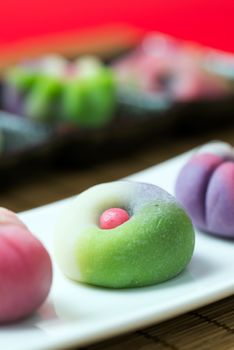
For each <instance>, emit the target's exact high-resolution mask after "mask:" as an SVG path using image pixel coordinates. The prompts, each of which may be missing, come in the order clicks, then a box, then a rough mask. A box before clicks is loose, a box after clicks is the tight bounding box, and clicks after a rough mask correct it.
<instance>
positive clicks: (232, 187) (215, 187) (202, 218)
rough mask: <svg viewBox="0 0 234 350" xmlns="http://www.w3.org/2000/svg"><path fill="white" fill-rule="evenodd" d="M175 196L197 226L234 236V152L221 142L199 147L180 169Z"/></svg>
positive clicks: (212, 231) (207, 230) (229, 236)
mask: <svg viewBox="0 0 234 350" xmlns="http://www.w3.org/2000/svg"><path fill="white" fill-rule="evenodd" d="M176 198H177V200H178V201H179V202H180V203H181V204H182V206H183V207H184V208H185V210H186V211H187V213H188V214H189V215H190V217H191V219H192V221H193V224H194V225H195V226H197V227H198V228H199V229H201V230H203V231H206V232H209V233H212V234H215V235H220V236H225V237H228V238H234V151H233V149H232V147H231V146H230V145H228V144H225V143H223V142H215V143H211V144H209V145H207V146H205V147H202V148H201V149H200V151H199V152H198V153H197V154H195V155H194V156H193V157H192V158H191V159H190V160H189V161H188V162H187V163H186V164H185V165H184V167H183V168H182V169H181V171H180V173H179V175H178V178H177V181H176Z"/></svg>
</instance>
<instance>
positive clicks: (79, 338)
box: [0, 152, 234, 350]
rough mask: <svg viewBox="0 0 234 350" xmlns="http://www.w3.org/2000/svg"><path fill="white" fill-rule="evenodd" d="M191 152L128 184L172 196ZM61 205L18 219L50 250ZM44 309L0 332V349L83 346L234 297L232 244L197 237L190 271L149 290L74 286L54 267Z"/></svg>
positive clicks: (28, 213) (22, 215)
mask: <svg viewBox="0 0 234 350" xmlns="http://www.w3.org/2000/svg"><path fill="white" fill-rule="evenodd" d="M190 156H191V152H189V153H187V154H184V155H182V156H179V157H177V158H174V159H172V160H169V161H167V162H165V163H163V164H160V165H158V166H155V167H152V168H150V169H147V170H145V171H142V172H140V173H138V174H135V175H133V176H130V177H129V179H132V180H139V181H144V182H150V183H154V184H157V185H159V186H161V187H163V188H165V189H166V190H168V191H169V192H171V193H173V187H174V182H175V178H176V175H177V173H178V171H179V169H180V168H181V166H182V165H183V164H184V162H185V161H186V160H187V159H188V157H190ZM69 200H71V199H67V200H65V201H60V202H57V203H54V204H50V205H47V206H44V207H41V208H38V209H33V210H30V211H28V212H25V213H22V214H21V215H20V216H21V218H22V219H23V220H24V221H25V223H26V224H27V225H28V226H29V227H30V229H31V230H32V231H33V232H34V233H35V234H36V235H37V236H38V237H39V238H40V239H41V240H42V241H43V242H44V243H45V245H46V246H47V248H48V249H49V251H51V250H52V244H51V243H52V232H53V226H54V223H55V221H56V219H57V217H58V215H59V212H60V210H61V208H62V207H63V206H64V204H66V203H67V202H68V201H69ZM54 271H55V273H54V283H53V287H52V290H51V293H50V296H49V298H48V300H47V301H46V303H45V304H44V305H43V306H42V307H41V308H40V309H39V311H38V312H37V314H35V315H34V316H33V317H31V318H30V319H27V320H25V321H23V322H20V323H18V324H15V325H11V326H4V327H1V328H0V349H4V350H20V349H22V350H27V349H30V350H39V349H46V350H49V349H64V348H65V347H66V348H68V347H69V346H75V345H76V346H84V345H87V344H91V343H93V342H97V341H99V340H103V339H105V338H108V337H111V336H114V335H118V334H121V333H123V332H127V331H132V330H135V329H137V328H138V329H139V328H140V327H144V326H147V325H150V324H152V323H157V322H160V321H163V320H166V319H168V318H171V317H174V316H177V315H179V314H181V313H184V312H186V311H189V310H192V309H195V308H197V307H200V306H203V305H205V304H208V303H212V302H214V301H216V300H218V299H221V298H224V297H226V296H228V295H231V294H232V293H233V292H234V242H230V241H227V240H222V239H219V238H215V237H211V236H208V235H205V234H202V233H199V232H197V239H196V248H195V254H194V257H193V259H192V262H191V263H190V265H189V267H188V268H187V269H186V271H184V272H183V273H182V274H180V275H179V276H178V277H176V278H175V279H173V280H171V281H168V282H166V283H162V284H160V285H155V286H152V287H146V288H138V289H128V290H108V289H102V288H94V287H90V286H86V285H80V284H75V283H74V282H71V281H69V280H67V279H65V278H64V277H63V276H62V274H61V273H60V272H59V270H58V269H57V268H56V266H54Z"/></svg>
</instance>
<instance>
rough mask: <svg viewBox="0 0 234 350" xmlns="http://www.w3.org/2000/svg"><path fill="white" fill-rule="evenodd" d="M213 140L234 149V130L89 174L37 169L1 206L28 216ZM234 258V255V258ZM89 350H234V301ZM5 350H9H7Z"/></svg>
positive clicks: (156, 148) (174, 143)
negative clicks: (227, 143)
mask: <svg viewBox="0 0 234 350" xmlns="http://www.w3.org/2000/svg"><path fill="white" fill-rule="evenodd" d="M212 139H221V140H223V141H227V142H230V143H232V145H234V128H229V130H226V131H221V130H220V131H216V132H212V133H211V132H210V133H209V134H206V135H203V136H196V137H193V138H191V137H183V138H180V139H171V140H167V139H165V140H164V142H161V143H157V144H155V145H151V146H150V147H148V148H147V149H145V148H144V149H142V150H141V151H138V152H136V153H135V154H132V155H131V156H128V157H125V158H124V159H118V160H113V161H110V162H108V163H105V164H100V165H95V166H93V167H90V168H86V169H70V170H68V169H67V170H64V169H63V170H62V169H58V168H57V169H46V170H45V169H42V170H40V169H37V172H36V174H35V172H34V175H33V176H30V177H29V176H25V178H20V179H18V174H17V173H16V174H13V175H15V178H16V179H17V180H16V181H15V182H13V183H12V185H11V186H8V187H6V188H4V186H2V191H1V192H0V205H1V206H5V207H7V208H9V209H11V210H14V211H23V210H27V209H30V208H33V207H37V206H40V205H43V204H46V203H49V202H53V201H56V200H59V199H62V198H66V197H69V196H71V195H74V194H76V193H79V192H81V191H83V190H84V189H86V188H88V187H90V186H92V185H94V184H96V183H100V182H106V181H113V180H116V179H120V178H121V177H124V176H127V175H130V174H132V173H135V172H137V171H140V170H143V169H145V168H147V167H149V166H152V165H154V164H157V163H159V162H162V161H164V160H166V159H168V158H171V157H174V156H176V155H178V154H180V153H182V152H185V151H187V150H189V149H191V148H193V147H195V146H197V145H200V144H203V143H205V142H208V141H210V140H212ZM233 253H234V252H233ZM86 349H88V350H96V349H97V350H98V349H104V350H125V349H126V350H164V349H165V350H166V349H173V350H197V349H198V350H208V349H209V350H210V349H212V350H213V349H214V350H232V349H233V350H234V296H233V297H229V298H227V299H224V300H221V301H219V302H217V303H214V304H211V305H209V306H206V307H203V308H201V309H198V310H195V311H193V312H189V313H187V314H185V315H182V316H180V317H177V318H174V319H171V320H169V321H166V322H163V323H160V324H157V325H154V326H152V327H149V328H147V329H141V330H138V331H136V332H134V333H131V334H128V335H124V336H121V337H117V338H114V339H111V340H108V341H105V342H102V343H99V344H95V345H92V346H90V347H88V348H86ZM1 350H3V349H1Z"/></svg>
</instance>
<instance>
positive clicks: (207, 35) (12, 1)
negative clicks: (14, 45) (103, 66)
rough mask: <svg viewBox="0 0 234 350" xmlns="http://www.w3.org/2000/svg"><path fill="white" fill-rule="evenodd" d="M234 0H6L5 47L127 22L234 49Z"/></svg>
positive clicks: (0, 30) (0, 32) (1, 38)
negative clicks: (50, 35) (41, 37)
mask: <svg viewBox="0 0 234 350" xmlns="http://www.w3.org/2000/svg"><path fill="white" fill-rule="evenodd" d="M233 20H234V0H218V1H217V0H180V1H179V0H134V1H130V0H123V1H121V0H99V1H97V0H95V1H91V0H82V1H81V0H67V1H59V0H57V1H56V0H5V1H4V0H2V1H1V12H0V46H1V47H4V45H5V44H8V45H9V43H11V42H15V41H19V40H22V39H25V38H30V37H37V36H40V35H45V34H48V33H56V32H66V31H72V30H77V29H78V28H86V27H90V26H91V27H93V26H99V25H102V24H108V23H127V24H130V25H134V26H137V27H141V28H144V29H146V30H153V29H155V30H159V31H163V32H166V33H169V34H174V35H175V36H177V37H179V38H183V39H189V40H196V41H198V42H200V43H203V44H206V45H209V46H213V47H217V48H220V49H224V50H229V51H233V52H234V23H233V22H234V21H233Z"/></svg>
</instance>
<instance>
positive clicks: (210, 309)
mask: <svg viewBox="0 0 234 350" xmlns="http://www.w3.org/2000/svg"><path fill="white" fill-rule="evenodd" d="M87 349H88V350H100V349H103V350H119V349H121V350H164V349H165V350H167V349H172V350H194V349H199V350H206V349H214V350H215V349H222V350H231V349H234V296H233V297H229V298H226V299H224V300H221V301H219V302H217V303H215V304H211V305H209V306H206V307H203V308H201V309H198V310H196V311H192V312H189V313H187V314H185V315H182V316H180V317H176V318H174V319H172V320H170V321H167V322H163V323H161V324H158V325H155V326H153V327H149V328H146V329H143V330H139V331H136V332H134V333H132V334H129V335H126V336H123V337H118V338H115V339H112V340H109V341H106V342H102V343H100V344H97V345H94V346H90V347H88V348H87Z"/></svg>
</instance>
